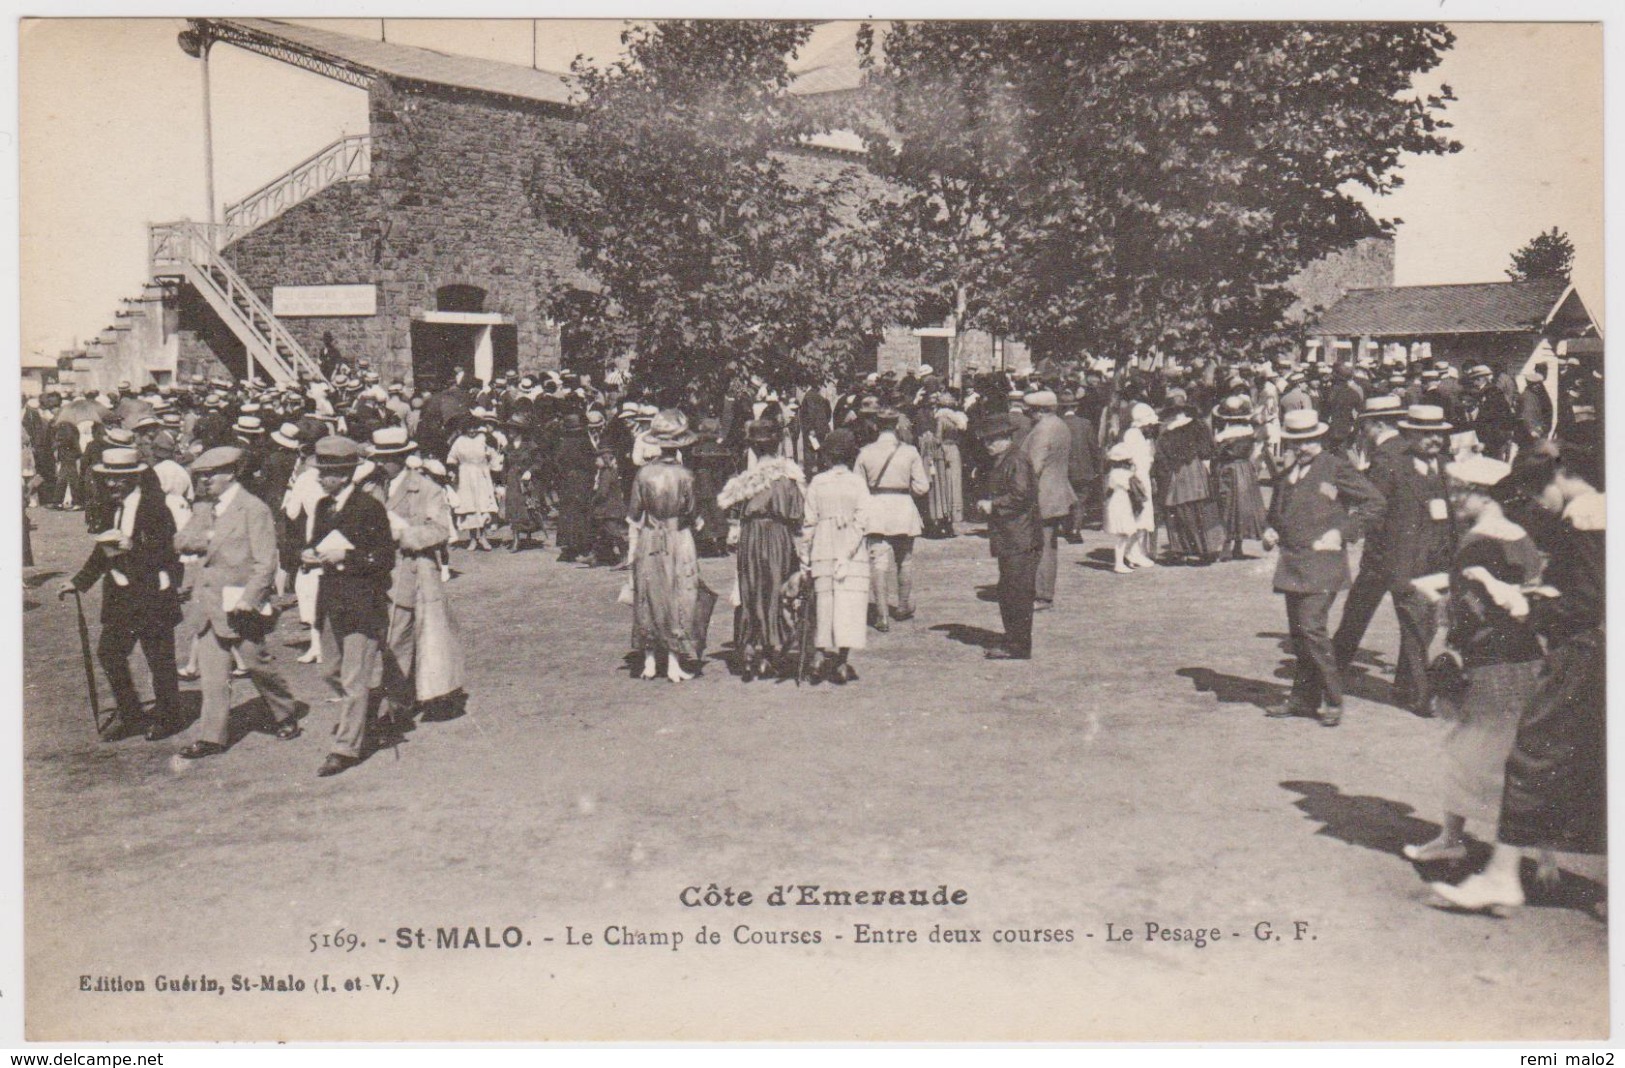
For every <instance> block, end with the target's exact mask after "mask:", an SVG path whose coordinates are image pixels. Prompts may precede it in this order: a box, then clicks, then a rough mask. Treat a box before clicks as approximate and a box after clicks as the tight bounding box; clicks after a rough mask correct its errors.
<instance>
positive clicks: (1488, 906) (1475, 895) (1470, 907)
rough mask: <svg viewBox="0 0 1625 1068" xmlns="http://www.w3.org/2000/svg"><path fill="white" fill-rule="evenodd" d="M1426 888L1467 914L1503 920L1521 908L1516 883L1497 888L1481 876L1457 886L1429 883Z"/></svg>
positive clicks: (1521, 888) (1521, 892)
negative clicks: (1479, 914) (1471, 913)
mask: <svg viewBox="0 0 1625 1068" xmlns="http://www.w3.org/2000/svg"><path fill="white" fill-rule="evenodd" d="M1428 888H1429V889H1431V890H1432V891H1433V892H1434V893H1435V894H1437V895H1439V896H1440V897H1441V898H1443V899H1444V900H1445V901H1447V902H1449V903H1450V904H1451V905H1454V906H1455V907H1456V908H1458V909H1466V910H1467V911H1469V912H1487V913H1489V914H1490V915H1491V916H1496V917H1499V918H1502V919H1505V918H1506V917H1507V916H1508V915H1509V914H1511V912H1512V911H1513V910H1514V909H1518V908H1522V907H1523V887H1522V885H1520V884H1518V883H1513V884H1512V885H1510V886H1498V885H1496V884H1494V883H1492V882H1490V880H1488V879H1486V878H1485V877H1484V876H1483V875H1482V874H1480V875H1474V876H1472V877H1471V878H1469V879H1468V880H1466V881H1465V882H1463V883H1461V884H1460V885H1457V886H1452V885H1450V884H1449V883H1429V884H1428Z"/></svg>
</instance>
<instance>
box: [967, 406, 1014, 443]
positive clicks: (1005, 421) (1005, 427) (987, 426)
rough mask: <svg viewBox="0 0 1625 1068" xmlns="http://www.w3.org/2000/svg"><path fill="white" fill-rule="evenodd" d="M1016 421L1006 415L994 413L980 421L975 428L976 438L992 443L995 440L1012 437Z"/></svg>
mask: <svg viewBox="0 0 1625 1068" xmlns="http://www.w3.org/2000/svg"><path fill="white" fill-rule="evenodd" d="M1015 433H1016V421H1015V420H1014V419H1012V418H1010V416H1009V414H1008V413H1005V412H996V413H995V414H993V415H990V416H988V417H987V418H986V419H984V420H982V421H981V423H980V424H978V425H977V427H976V436H977V437H978V438H980V439H981V440H982V441H993V440H995V439H996V438H1010V437H1014V436H1015Z"/></svg>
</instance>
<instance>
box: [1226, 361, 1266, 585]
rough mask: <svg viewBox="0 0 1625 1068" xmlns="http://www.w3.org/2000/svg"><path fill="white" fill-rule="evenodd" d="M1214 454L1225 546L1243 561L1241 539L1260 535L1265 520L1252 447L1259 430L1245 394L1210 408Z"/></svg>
mask: <svg viewBox="0 0 1625 1068" xmlns="http://www.w3.org/2000/svg"><path fill="white" fill-rule="evenodd" d="M1213 422H1214V425H1215V426H1216V427H1217V428H1218V433H1216V434H1215V435H1214V440H1213V444H1214V448H1215V450H1216V455H1215V458H1214V462H1213V484H1214V491H1215V494H1216V496H1217V497H1218V499H1219V515H1220V516H1221V517H1222V518H1223V520H1224V547H1225V549H1226V550H1227V552H1226V554H1225V555H1227V556H1229V557H1230V558H1231V559H1235V560H1244V559H1246V556H1245V554H1244V553H1243V552H1242V542H1243V541H1245V540H1247V539H1249V538H1252V539H1257V538H1262V537H1263V536H1264V528H1265V527H1266V526H1268V525H1269V524H1268V523H1267V522H1266V519H1265V516H1266V511H1265V508H1264V493H1263V491H1262V490H1260V489H1259V488H1258V470H1257V469H1256V468H1255V467H1254V466H1253V450H1254V449H1255V448H1256V447H1257V443H1258V433H1257V431H1256V430H1255V429H1254V427H1253V404H1252V401H1251V400H1249V399H1248V397H1247V395H1246V394H1244V393H1240V394H1234V395H1232V396H1230V397H1227V398H1225V400H1224V401H1223V402H1222V403H1221V404H1220V405H1219V406H1218V407H1217V408H1214V409H1213Z"/></svg>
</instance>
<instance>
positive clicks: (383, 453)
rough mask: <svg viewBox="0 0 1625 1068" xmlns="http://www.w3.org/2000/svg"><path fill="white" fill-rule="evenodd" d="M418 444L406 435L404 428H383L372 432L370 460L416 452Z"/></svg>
mask: <svg viewBox="0 0 1625 1068" xmlns="http://www.w3.org/2000/svg"><path fill="white" fill-rule="evenodd" d="M417 447H418V443H417V442H415V441H413V440H412V439H411V438H410V437H408V436H407V434H406V428H405V427H404V426H384V427H379V428H378V429H377V430H374V431H373V432H372V458H373V459H374V460H382V459H386V458H388V457H390V456H405V455H406V454H407V453H410V452H416V451H417Z"/></svg>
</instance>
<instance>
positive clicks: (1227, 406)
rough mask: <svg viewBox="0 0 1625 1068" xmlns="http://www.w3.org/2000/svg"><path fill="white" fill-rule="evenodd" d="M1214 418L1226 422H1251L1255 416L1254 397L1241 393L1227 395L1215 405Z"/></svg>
mask: <svg viewBox="0 0 1625 1068" xmlns="http://www.w3.org/2000/svg"><path fill="white" fill-rule="evenodd" d="M1213 418H1215V419H1218V420H1220V421H1222V422H1226V423H1242V422H1250V421H1251V420H1252V418H1253V401H1252V398H1251V397H1248V396H1246V395H1245V394H1241V393H1237V394H1235V395H1233V396H1229V397H1226V398H1225V399H1224V400H1222V401H1220V402H1219V403H1218V404H1217V405H1215V406H1214V408H1213Z"/></svg>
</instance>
